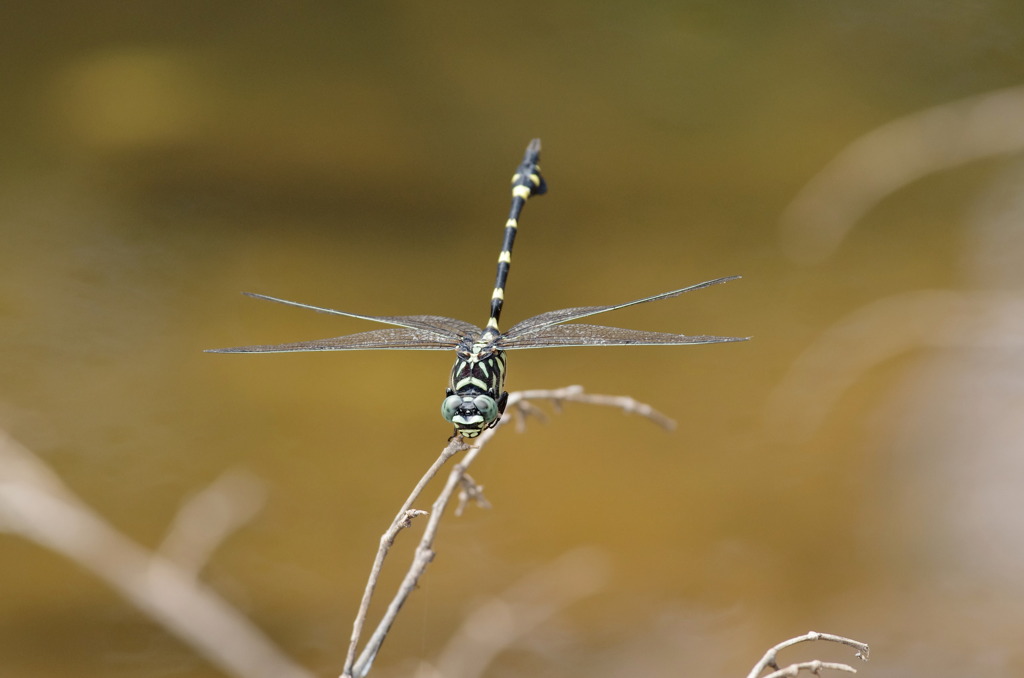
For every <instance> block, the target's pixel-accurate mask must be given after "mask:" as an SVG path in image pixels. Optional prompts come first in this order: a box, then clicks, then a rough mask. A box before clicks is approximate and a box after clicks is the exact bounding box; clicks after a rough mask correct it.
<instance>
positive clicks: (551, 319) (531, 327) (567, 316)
mask: <svg viewBox="0 0 1024 678" xmlns="http://www.w3.org/2000/svg"><path fill="white" fill-rule="evenodd" d="M739 277H740V276H738V275H733V276H729V277H728V278H718V279H716V280H708V281H707V282H702V283H698V284H696V285H691V286H689V287H684V288H683V289H681V290H673V291H671V292H663V293H662V294H656V295H654V296H653V297H645V298H643V299H637V300H635V301H627V302H626V303H625V304H616V305H614V306H580V307H577V308H563V309H561V310H558V311H548V312H547V313H541V314H540V315H535V316H533V317H532V318H527V319H526V320H524V321H522V322H520V323H516V324H515V325H513V326H512V327H511V328H509V331H508V332H506V333H505V336H506V337H507V338H508V339H511V340H518V339H519V338H520V337H525V336H530V335H535V334H536V333H537V332H540V331H541V330H543V329H545V328H548V327H551V326H552V325H560V324H562V323H566V322H569V321H570V320H578V319H579V318H586V317H587V316H591V315H597V314H598V313H607V312H608V311H617V310H618V309H620V308H626V307H627V306H636V305H637V304H646V303H647V302H649V301H658V300H660V299H671V298H672V297H678V296H679V295H680V294H683V293H684V292H692V291H694V290H702V289H704V288H705V287H711V286H712V285H719V284H721V283H724V282H729V281H730V280H736V279H737V278H739ZM612 329H616V328H612ZM620 331H625V330H620ZM672 336H680V337H681V336H685V335H681V334H680V335H672ZM518 343H519V346H518V347H519V348H524V346H523V345H522V342H518ZM658 343H663V342H658ZM680 343H699V342H680ZM508 345H509V347H511V345H512V344H511V343H508ZM560 345H561V344H560ZM583 345H587V346H589V345H591V344H583ZM538 346H539V344H538Z"/></svg>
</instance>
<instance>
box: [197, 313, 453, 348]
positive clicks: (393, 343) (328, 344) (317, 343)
mask: <svg viewBox="0 0 1024 678" xmlns="http://www.w3.org/2000/svg"><path fill="white" fill-rule="evenodd" d="M346 315H347V314H346ZM412 317H414V318H418V317H431V316H412ZM457 342H458V339H457V338H456V339H445V340H441V341H438V340H437V339H436V338H435V336H434V334H433V333H431V332H427V331H424V330H421V329H412V328H405V327H403V328H400V329H390V328H389V329H386V330H371V331H369V332H360V333H358V334H348V335H345V336H344V337H334V338H331V339H314V340H313V341H298V342H295V343H291V344H268V345H262V346H236V347H234V348H212V349H209V350H207V351H206V353H293V352H297V351H363V350H372V349H395V350H407V351H415V350H427V351H450V350H452V349H454V348H455V344H456V343H457Z"/></svg>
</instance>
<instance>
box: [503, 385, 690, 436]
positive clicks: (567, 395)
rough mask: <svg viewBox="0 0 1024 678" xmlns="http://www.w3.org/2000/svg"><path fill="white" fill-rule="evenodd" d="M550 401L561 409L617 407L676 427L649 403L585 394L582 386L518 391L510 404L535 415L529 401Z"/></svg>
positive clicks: (659, 424) (513, 394)
mask: <svg viewBox="0 0 1024 678" xmlns="http://www.w3.org/2000/svg"><path fill="white" fill-rule="evenodd" d="M531 400H550V401H552V402H553V403H554V405H555V407H556V408H559V409H561V405H562V403H563V402H574V403H585V404H588V405H601V406H603V407H615V408H618V409H620V410H622V411H623V412H625V413H627V414H638V415H640V416H641V417H646V418H648V419H650V420H651V421H653V422H654V423H655V424H657V425H658V426H660V427H662V428H663V429H666V430H668V431H671V430H673V429H674V428H675V427H676V422H675V420H673V419H671V418H670V417H667V416H665V415H664V414H662V413H661V412H659V411H658V410H656V409H654V408H653V407H651V406H650V405H648V404H647V403H642V402H640V401H639V400H636V399H634V398H631V397H629V396H613V395H603V394H599V393H584V391H583V387H582V386H566V387H564V388H555V389H534V390H531V391H516V392H515V393H510V394H509V397H508V404H509V406H510V407H515V408H517V409H519V410H520V411H521V412H523V413H526V414H534V413H535V412H536V410H535V408H533V407H532V405H531V404H530V402H529V401H531Z"/></svg>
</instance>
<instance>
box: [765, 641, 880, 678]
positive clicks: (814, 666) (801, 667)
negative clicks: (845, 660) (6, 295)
mask: <svg viewBox="0 0 1024 678" xmlns="http://www.w3.org/2000/svg"><path fill="white" fill-rule="evenodd" d="M810 640H827V641H829V642H833V643H842V644H843V645H849V646H850V647H852V648H854V650H856V653H855V655H854V656H856V657H857V658H858V659H863V660H864V661H867V660H868V655H869V654H870V652H871V650H870V648H869V647H868V646H867V645H866V644H864V643H862V642H860V641H857V640H851V639H850V638H844V637H843V636H835V635H832V634H831V633H818V632H817V631H808V632H807V633H805V634H804V635H802V636H797V637H796V638H790V639H789V640H786V641H783V642H781V643H779V644H778V645H776V646H775V647H773V648H771V649H770V650H768V651H767V652H766V653H765V655H764V656H763V657H761V661H759V662H757V664H755V665H754V668H752V669H751V670H750V673H748V674H747V678H784V677H788V676H795V675H797V674H798V673H800V671H810V672H811V673H814V674H820V673H821V671H822V669H831V670H834V671H846V672H848V673H857V669H855V668H853V667H852V666H849V665H848V664H839V663H835V662H823V661H819V660H817V659H815V660H814V661H809V662H800V663H798V664H790V665H789V666H786V667H783V668H779V664H778V662H777V661H776V659H777V657H778V654H779V652H780V651H782V650H784V649H786V648H787V647H790V646H791V645H796V644H797V643H805V642H807V641H810ZM768 668H772V669H775V670H774V671H772V672H771V673H769V674H766V675H764V676H762V675H761V674H762V673H763V672H764V670H765V669H768Z"/></svg>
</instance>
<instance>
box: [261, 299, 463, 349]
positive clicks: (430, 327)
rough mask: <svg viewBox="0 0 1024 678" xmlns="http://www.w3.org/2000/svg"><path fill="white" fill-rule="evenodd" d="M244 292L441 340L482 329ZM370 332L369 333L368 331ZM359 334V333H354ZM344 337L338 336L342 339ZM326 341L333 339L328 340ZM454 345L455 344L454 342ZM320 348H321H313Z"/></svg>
mask: <svg viewBox="0 0 1024 678" xmlns="http://www.w3.org/2000/svg"><path fill="white" fill-rule="evenodd" d="M242 294H244V295H246V296H247V297H253V298H255V299H266V300H267V301H273V302H276V303H278V304H285V305H286V306H296V307H298V308H308V309H309V310H311V311H317V312H318V313H329V314H330V315H342V316H345V317H346V318H359V319H360V320H371V321H373V322H375V323H384V324H385V325H397V326H398V327H407V328H409V329H415V330H424V331H426V332H429V333H431V334H433V335H435V337H436V338H437V339H438V340H439V341H445V340H449V339H450V340H452V341H453V342H457V341H458V340H459V339H461V338H462V337H464V336H476V335H478V334H480V332H481V331H482V330H480V328H478V327H477V326H476V325H472V324H470V323H467V322H465V321H462V320H458V319H456V318H446V317H444V316H440V315H362V314H361V313H349V312H348V311H336V310H334V309H333V308H322V307H320V306H311V305H310V304H302V303H299V302H297V301H288V300H287V299H278V298H277V297H268V296H267V295H265V294H255V293H253V292H243V293H242ZM367 334H368V333H367ZM352 336H358V335H352ZM342 338H343V337H338V339H342ZM324 341H333V340H327V339H325V340H324ZM453 345H454V344H453ZM312 350H319V349H312Z"/></svg>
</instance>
